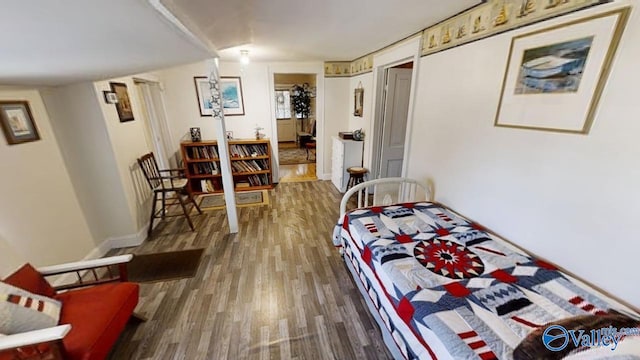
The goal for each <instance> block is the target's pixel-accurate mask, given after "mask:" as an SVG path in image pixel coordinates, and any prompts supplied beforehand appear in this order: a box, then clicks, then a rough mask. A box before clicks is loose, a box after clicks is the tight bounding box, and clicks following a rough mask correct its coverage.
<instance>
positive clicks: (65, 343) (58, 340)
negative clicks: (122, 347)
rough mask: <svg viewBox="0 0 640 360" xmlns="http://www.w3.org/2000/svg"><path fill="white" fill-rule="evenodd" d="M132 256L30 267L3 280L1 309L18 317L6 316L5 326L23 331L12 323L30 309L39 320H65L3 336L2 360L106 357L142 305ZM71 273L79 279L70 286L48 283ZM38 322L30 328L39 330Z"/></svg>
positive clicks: (24, 267)
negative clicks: (131, 272)
mask: <svg viewBox="0 0 640 360" xmlns="http://www.w3.org/2000/svg"><path fill="white" fill-rule="evenodd" d="M132 258H133V256H132V255H121V256H114V257H109V258H102V259H96V260H89V261H80V262H75V263H69V264H63V265H55V266H49V267H44V268H39V269H37V270H36V269H34V268H33V267H32V266H31V265H29V264H25V265H24V266H23V267H21V268H20V269H19V270H17V271H16V272H15V273H13V274H11V275H9V276H8V277H7V278H6V279H4V280H2V283H3V284H0V302H2V301H4V302H6V303H5V304H4V306H5V308H4V310H2V307H1V306H2V305H0V317H1V316H2V311H5V314H7V311H8V310H7V309H10V310H11V309H13V310H11V311H14V313H13V314H10V315H9V316H5V319H4V324H3V319H0V325H5V326H7V323H8V322H9V325H15V326H14V328H18V329H19V328H20V326H21V325H20V324H19V323H18V321H15V322H14V324H11V323H10V322H11V321H12V318H13V317H16V316H14V315H15V313H16V312H21V311H22V312H24V311H25V308H27V310H26V311H27V312H29V311H30V312H32V313H33V312H35V314H36V316H42V315H43V312H44V313H46V314H44V315H47V316H49V315H50V313H55V314H59V320H58V322H57V326H55V325H54V326H50V327H45V328H43V329H34V330H30V331H24V332H19V333H12V334H8V335H7V334H4V335H7V336H1V335H0V360H9V359H11V360H13V359H47V360H48V359H74V360H75V359H78V360H80V359H82V360H94V359H104V358H106V357H107V355H108V354H109V351H110V350H111V347H112V346H113V344H114V343H115V342H116V340H117V339H118V336H119V335H120V333H121V332H122V331H123V329H124V327H125V325H126V323H127V321H128V320H129V319H130V318H131V317H132V315H134V314H133V310H134V309H135V307H136V305H137V304H138V293H139V286H138V284H135V283H130V282H127V271H126V263H127V262H129V261H130V260H131V259H132ZM69 273H75V274H76V277H75V278H74V279H73V280H71V281H72V283H69V284H66V285H62V286H56V287H53V286H51V285H50V284H49V282H48V281H47V280H46V279H45V277H47V276H54V275H64V274H69ZM49 300H50V301H49ZM8 303H11V304H8ZM60 305H61V306H60ZM11 306H13V307H11ZM52 308H53V309H54V310H51V309H52ZM38 311H39V312H40V313H38ZM134 317H135V315H134ZM6 319H9V320H6ZM47 320H51V319H47ZM141 320H144V319H141ZM34 322H35V321H33V320H29V321H27V323H26V325H24V326H27V327H33V323H34ZM16 326H17V327H16ZM0 329H2V328H1V327H0ZM0 332H2V331H0Z"/></svg>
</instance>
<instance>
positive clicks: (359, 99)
mask: <svg viewBox="0 0 640 360" xmlns="http://www.w3.org/2000/svg"><path fill="white" fill-rule="evenodd" d="M363 107H364V89H363V88H358V89H356V90H355V91H354V95H353V115H355V116H360V117H361V116H362V109H363Z"/></svg>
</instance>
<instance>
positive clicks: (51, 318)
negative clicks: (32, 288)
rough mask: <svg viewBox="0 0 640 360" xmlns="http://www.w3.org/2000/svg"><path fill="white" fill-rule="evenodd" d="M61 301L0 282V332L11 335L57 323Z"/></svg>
mask: <svg viewBox="0 0 640 360" xmlns="http://www.w3.org/2000/svg"><path fill="white" fill-rule="evenodd" d="M61 308H62V303H61V302H59V301H57V300H55V299H51V298H48V297H46V296H41V295H36V294H32V293H30V292H28V291H26V290H23V289H20V288H17V287H15V286H11V285H9V284H5V283H3V282H0V333H3V334H7V335H12V334H17V333H22V332H26V331H31V330H39V329H44V328H48V327H52V326H56V325H58V321H59V320H60V310H61Z"/></svg>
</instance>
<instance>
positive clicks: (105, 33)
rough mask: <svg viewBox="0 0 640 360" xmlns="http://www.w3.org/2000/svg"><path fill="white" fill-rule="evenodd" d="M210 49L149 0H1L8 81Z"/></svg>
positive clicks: (157, 64)
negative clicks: (189, 35) (173, 21)
mask: <svg viewBox="0 0 640 360" xmlns="http://www.w3.org/2000/svg"><path fill="white" fill-rule="evenodd" d="M208 57H210V55H209V53H208V52H207V51H206V49H205V48H204V47H203V46H199V45H197V44H196V43H195V42H194V41H193V40H192V39H190V38H188V37H187V36H186V35H185V34H184V33H183V32H181V31H180V30H178V29H177V28H176V27H175V26H174V25H173V24H172V23H171V22H169V21H168V20H167V19H166V18H165V17H163V16H162V15H161V14H160V13H159V12H157V11H156V10H155V9H154V7H153V6H151V5H150V4H149V2H148V1H146V0H44V1H43V0H2V10H1V11H0V84H2V85H59V84H68V83H74V82H79V81H83V80H99V79H106V78H112V77H118V76H123V75H130V74H136V73H140V72H144V71H149V70H154V69H158V68H163V67H168V66H172V65H178V64H183V63H188V62H194V61H198V60H201V59H206V58H208Z"/></svg>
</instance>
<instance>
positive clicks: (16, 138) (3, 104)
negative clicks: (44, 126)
mask: <svg viewBox="0 0 640 360" xmlns="http://www.w3.org/2000/svg"><path fill="white" fill-rule="evenodd" d="M0 122H1V123H2V130H3V131H4V136H5V137H6V138H7V143H9V145H14V144H20V143H25V142H30V141H36V140H40V135H39V134H38V128H36V124H35V123H34V122H33V115H31V108H30V107H29V102H27V101H21V100H16V101H0Z"/></svg>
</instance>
